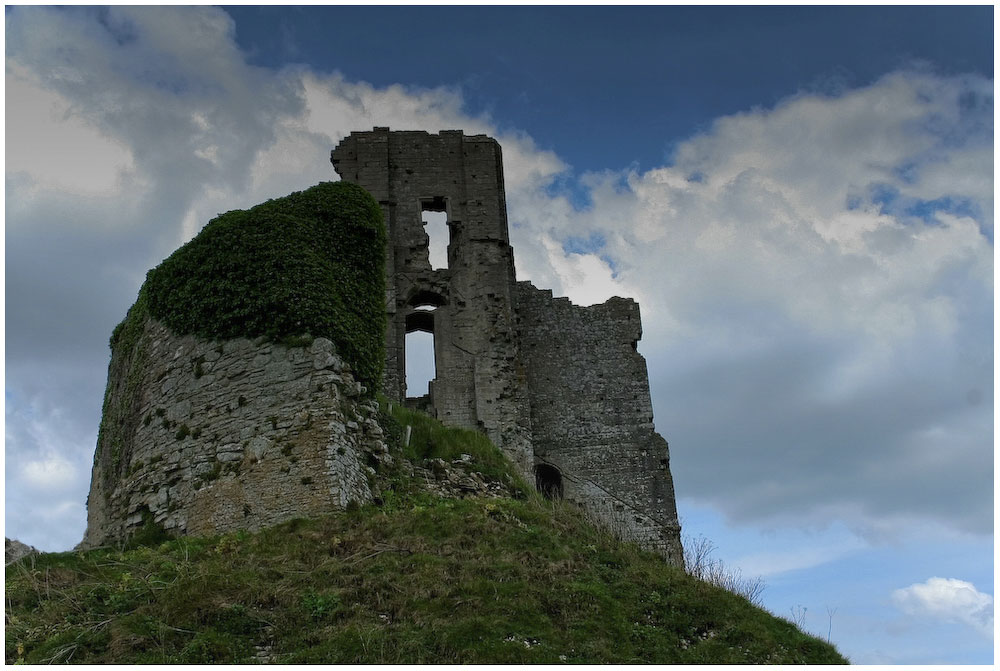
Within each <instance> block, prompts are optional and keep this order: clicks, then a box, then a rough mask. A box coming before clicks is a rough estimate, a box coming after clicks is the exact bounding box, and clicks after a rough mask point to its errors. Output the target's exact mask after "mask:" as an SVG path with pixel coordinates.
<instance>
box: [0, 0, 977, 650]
mask: <svg viewBox="0 0 1000 671" xmlns="http://www.w3.org/2000/svg"><path fill="white" fill-rule="evenodd" d="M5 19H6V40H7V42H6V44H7V51H6V55H7V58H6V81H5V89H6V99H7V105H6V147H7V148H6V182H5V183H6V203H5V215H6V229H5V242H6V250H7V251H6V362H5V363H6V387H5V395H4V397H5V422H6V425H5V459H6V462H5V473H6V480H5V481H6V494H5V501H6V512H5V524H6V535H8V536H12V537H16V538H19V539H20V540H22V541H24V542H28V543H30V544H33V545H36V546H38V547H40V548H42V549H46V550H63V549H68V548H69V547H71V546H72V545H73V544H75V543H76V542H77V541H79V539H80V538H81V537H82V534H83V528H84V525H85V519H86V517H85V508H84V502H85V499H86V492H87V489H88V486H89V479H90V464H91V460H92V456H93V450H94V445H95V441H96V434H97V425H98V422H99V418H100V406H101V399H102V397H103V391H104V383H105V379H106V367H107V362H108V355H109V353H108V349H107V338H108V336H109V334H110V332H111V329H112V328H113V327H114V325H115V324H116V323H117V322H118V321H119V320H120V319H121V318H122V317H123V316H124V314H125V311H126V310H127V308H128V306H129V305H130V304H131V302H132V301H133V300H134V298H135V295H136V292H137V290H138V287H139V285H140V284H141V282H142V280H143V278H144V275H145V272H146V270H147V269H149V268H150V267H152V266H154V265H156V264H157V263H158V262H159V261H160V260H162V259H163V258H164V257H165V256H166V255H168V254H169V253H170V252H171V251H172V250H173V249H175V248H176V247H177V246H178V245H180V244H182V243H183V242H185V241H186V240H188V239H190V238H191V236H193V235H194V234H195V233H196V232H197V231H198V230H199V229H200V228H201V227H202V226H203V225H204V224H205V223H207V221H208V220H209V219H210V218H211V217H213V216H215V214H217V213H219V212H223V211H226V210H229V209H233V208H238V207H239V208H242V207H248V206H251V205H253V204H256V203H258V202H260V201H262V200H265V199H266V198H270V197H276V196H281V195H284V194H286V193H288V192H290V191H293V190H297V189H301V188H304V187H307V186H310V185H312V184H315V183H316V182H318V181H320V180H325V179H334V178H335V175H334V173H333V171H332V169H331V166H330V164H329V151H330V149H331V148H332V147H333V146H335V145H336V143H337V142H338V141H339V139H340V138H342V137H343V136H344V135H346V134H348V133H350V132H351V131H354V130H366V129H370V128H371V127H372V126H390V127H392V128H395V129H424V130H429V131H431V132H435V131H437V130H441V129H450V128H461V129H464V130H466V132H469V133H476V132H483V133H488V134H490V135H492V136H494V137H496V138H497V139H498V140H500V142H501V144H502V145H503V151H504V165H505V179H506V190H507V196H508V210H509V211H508V215H509V221H510V225H511V241H512V244H513V245H514V253H515V259H516V264H517V274H518V278H519V279H530V280H532V281H533V282H534V283H535V284H536V285H537V286H539V287H543V288H551V289H553V290H554V291H555V293H556V294H557V295H568V296H570V297H571V298H572V299H573V300H574V301H575V302H577V303H580V304H592V303H596V302H601V301H603V300H606V299H607V298H609V297H610V296H613V295H625V296H631V297H634V298H636V299H637V300H638V301H639V303H640V305H641V307H642V314H643V326H644V335H643V339H642V341H641V343H640V351H642V352H643V354H644V355H645V356H646V358H647V362H648V365H649V372H650V382H651V389H652V394H653V403H654V412H655V421H656V425H657V428H658V430H659V431H660V432H661V433H662V434H663V435H664V436H665V437H666V438H667V440H668V441H669V442H670V446H671V467H672V470H673V474H674V478H675V484H676V488H677V494H678V508H679V511H680V514H681V516H682V518H683V519H682V522H683V524H684V531H685V533H686V534H687V535H689V536H691V537H694V538H697V537H698V536H704V537H706V538H709V539H711V541H712V542H713V544H714V545H715V546H716V548H717V551H716V552H717V556H718V557H719V558H721V559H722V560H724V561H725V562H726V563H727V564H728V565H730V566H732V567H734V568H740V569H741V570H742V571H743V572H744V573H745V574H746V575H762V576H763V577H764V580H765V582H766V583H767V588H766V589H765V591H764V594H763V600H764V604H765V606H766V607H768V608H769V609H770V610H772V611H773V612H775V613H777V614H778V615H781V616H784V617H793V613H795V614H797V615H799V616H801V617H802V619H803V623H804V625H805V626H806V627H807V628H808V629H809V630H810V631H813V632H814V633H816V634H818V635H821V636H823V637H826V636H827V634H828V632H829V633H830V636H831V638H832V640H833V642H834V643H835V644H837V645H838V647H839V648H840V650H841V651H842V652H844V653H845V654H847V655H848V656H849V657H850V658H851V659H852V661H855V662H859V663H866V664H877V663H886V664H893V663H896V664H915V663H931V664H955V663H979V664H988V663H991V662H992V661H993V638H992V630H993V598H992V595H993V567H994V564H993V556H994V555H993V528H994V517H993V473H994V459H993V449H992V446H993V405H994V395H993V383H992V380H993V375H992V369H993V346H992V345H993V65H992V64H993V20H992V19H993V8H992V7H966V8H936V7H916V8H912V7H889V8H864V7H847V8H820V7H815V8H786V7H775V8H749V7H744V8H736V9H733V8H679V7H642V8H631V9H612V8H599V7H586V8H573V7H557V8H532V7H516V8H510V7H508V8H482V9H475V8H458V7H437V8H417V7H394V8H375V7H371V8H368V7H362V8H357V7H356V8H338V7H333V8H330V7H325V8H320V7H316V8H313V7H308V8H292V9H285V8H269V7H247V8H225V9H219V8H210V7H196V8H185V7H173V8H155V7H146V8H127V7H115V8H110V9H94V8H83V7H74V8H64V9H53V8H46V7H13V8H12V7H8V8H6V11H5Z"/></svg>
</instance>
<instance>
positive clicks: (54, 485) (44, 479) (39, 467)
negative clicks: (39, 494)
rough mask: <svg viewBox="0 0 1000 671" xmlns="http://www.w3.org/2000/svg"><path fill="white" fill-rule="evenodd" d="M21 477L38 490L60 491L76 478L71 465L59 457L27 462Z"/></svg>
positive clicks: (74, 470)
mask: <svg viewBox="0 0 1000 671" xmlns="http://www.w3.org/2000/svg"><path fill="white" fill-rule="evenodd" d="M22 475H23V477H24V479H25V481H26V482H27V483H28V484H29V485H31V486H33V487H37V488H39V489H61V488H63V487H66V486H67V485H69V484H70V483H72V482H73V480H74V479H76V477H77V475H76V469H74V468H73V464H71V463H70V462H68V461H66V460H65V459H63V458H62V457H60V456H59V455H50V456H49V457H48V458H45V459H38V460H35V461H29V462H28V463H27V464H25V465H24V469H23V471H22Z"/></svg>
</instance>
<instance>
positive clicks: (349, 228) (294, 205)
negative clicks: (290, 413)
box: [111, 182, 386, 394]
mask: <svg viewBox="0 0 1000 671" xmlns="http://www.w3.org/2000/svg"><path fill="white" fill-rule="evenodd" d="M385 243H386V233H385V225H384V223H383V215H382V210H381V209H380V208H379V206H378V203H376V202H375V200H374V199H373V198H372V197H371V195H369V194H368V192H367V191H365V190H364V189H362V188H361V187H359V186H357V185H354V184H348V183H345V182H324V183H321V184H319V185H317V186H314V187H312V188H311V189H306V190H305V191H300V192H296V193H293V194H291V195H289V196H286V197H284V198H278V199H275V200H269V201H267V202H266V203H262V204H260V205H257V206H256V207H253V208H250V209H249V210H233V211H231V212H227V213H225V214H222V215H220V216H218V217H216V218H215V219H213V220H212V221H210V222H209V223H208V225H207V226H205V228H203V229H202V231H201V232H200V233H199V234H198V235H197V236H196V237H195V238H194V239H193V240H191V241H190V242H188V243H187V244H186V245H184V246H183V247H181V248H180V249H178V250H177V251H175V252H174V253H173V254H171V255H170V256H169V257H167V259H166V260H164V261H163V263H161V264H160V265H159V266H157V267H156V268H154V269H153V270H151V271H149V273H148V274H147V276H146V282H145V284H144V285H143V287H142V289H141V290H140V292H139V299H138V300H137V301H136V304H135V306H133V309H132V310H130V312H129V316H128V317H127V318H126V319H125V321H123V322H122V323H121V324H120V325H119V326H118V328H116V329H115V332H114V334H113V335H112V338H111V344H112V347H116V346H117V344H119V343H120V344H122V345H126V346H127V345H128V344H130V343H129V342H128V341H130V340H131V339H132V338H134V337H135V335H134V334H135V333H136V332H137V331H139V330H141V324H142V322H143V321H144V319H145V317H146V316H147V314H148V315H151V316H153V317H154V318H156V319H159V320H160V321H162V322H163V323H165V324H166V325H167V326H168V327H169V328H170V329H171V330H172V331H174V332H175V333H177V334H178V335H186V334H194V335H198V336H200V337H202V338H207V339H213V340H227V339H231V338H237V337H246V338H255V337H259V336H264V337H266V338H267V339H269V340H273V341H279V342H280V341H284V342H289V339H290V338H296V337H300V336H311V337H320V336H322V337H325V338H329V339H330V340H332V341H333V342H334V343H335V345H336V347H337V351H338V353H339V354H340V355H341V356H342V357H343V358H344V359H345V361H347V363H349V364H350V365H351V367H352V368H353V370H354V373H355V376H356V377H357V378H358V379H359V380H360V381H361V383H362V384H364V385H365V386H367V387H368V389H369V393H371V394H374V393H375V391H376V390H377V388H378V386H379V385H378V383H379V380H380V378H381V375H382V366H383V363H384V356H385V351H384V348H385V344H384V332H385V306H384V300H385ZM147 311H148V312H147ZM299 342H308V339H307V338H306V339H301V340H299Z"/></svg>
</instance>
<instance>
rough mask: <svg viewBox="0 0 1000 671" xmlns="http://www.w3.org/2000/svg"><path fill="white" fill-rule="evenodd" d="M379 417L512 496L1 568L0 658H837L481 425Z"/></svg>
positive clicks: (413, 499)
mask: <svg viewBox="0 0 1000 671" xmlns="http://www.w3.org/2000/svg"><path fill="white" fill-rule="evenodd" d="M393 420H395V421H393ZM386 423H387V424H389V425H390V434H392V435H395V436H397V437H398V435H399V433H400V430H401V428H402V425H405V424H409V425H410V426H413V427H414V429H413V431H412V436H411V442H410V444H409V445H408V446H406V447H405V448H403V446H402V445H401V444H397V445H396V454H397V460H398V461H399V460H402V459H410V460H412V461H414V462H417V463H420V462H421V461H422V460H423V459H426V458H428V457H432V458H433V457H437V458H444V459H449V458H452V457H455V456H458V455H459V454H461V453H465V454H469V455H471V457H472V462H473V463H474V464H476V465H477V467H481V469H480V470H481V472H482V473H484V475H485V476H487V477H489V478H491V479H495V480H496V481H498V482H499V481H507V482H508V484H509V485H510V491H511V492H512V497H511V498H499V499H464V500H458V499H445V498H438V497H435V496H433V495H430V494H428V493H427V492H426V491H423V490H421V488H420V486H419V483H417V482H415V481H413V480H412V479H411V480H407V479H406V478H405V477H403V476H401V475H400V474H399V473H398V472H390V473H384V474H382V476H383V478H384V480H383V482H384V489H383V492H382V496H381V497H380V499H379V505H377V506H366V507H361V508H357V509H353V510H349V511H347V512H345V513H342V514H334V515H330V516H327V517H323V518H320V519H313V520H297V521H293V522H290V523H287V524H284V525H281V526H278V527H275V528H272V529H269V530H266V531H263V532H261V533H257V534H247V533H237V534H230V535H226V536H222V537H217V538H181V539H176V540H169V541H166V542H162V543H159V542H154V543H152V544H150V545H137V546H134V547H132V548H131V549H124V550H115V549H103V550H94V551H90V552H85V553H62V554H46V555H41V556H35V557H33V558H28V559H26V560H22V561H21V562H19V563H17V564H14V565H12V566H10V567H8V568H7V574H6V594H7V627H6V661H7V662H8V663H14V662H19V661H23V662H28V663H47V662H55V663H66V662H70V663H77V662H79V663H109V662H113V663H121V664H124V663H219V662H229V663H240V662H270V663H319V662H322V663H540V662H545V663H560V662H566V663H611V662H614V663H700V664H722V663H773V664H781V663H811V664H828V663H844V662H845V661H846V660H844V658H843V657H841V656H840V655H839V654H838V653H837V652H836V650H834V648H833V647H831V646H830V645H828V644H827V643H825V642H823V641H820V640H818V639H816V638H814V637H811V636H808V635H806V634H804V633H802V632H801V631H799V630H798V629H797V628H796V627H795V626H794V625H792V624H791V623H790V622H788V621H786V620H783V619H781V618H777V617H774V616H773V615H771V614H769V613H767V612H766V611H763V610H761V609H759V608H756V607H754V606H753V605H751V604H750V603H749V602H748V601H746V600H745V599H743V598H742V597H739V596H736V595H734V594H731V593H729V592H726V591H725V590H722V589H719V588H717V587H713V586H711V585H709V584H707V583H704V582H701V581H698V580H695V579H694V578H692V577H690V576H688V575H686V574H685V573H684V572H682V571H680V570H677V569H675V568H673V567H671V566H668V565H667V564H665V563H664V562H663V561H662V560H661V559H660V558H659V557H658V556H656V555H654V554H651V553H648V552H644V551H641V550H639V549H638V548H637V547H635V546H634V545H630V544H627V543H622V542H620V541H618V540H616V539H615V538H613V537H612V536H611V535H610V534H609V533H607V532H605V531H602V530H600V529H598V528H595V527H594V526H592V525H591V524H590V523H589V522H588V521H587V520H586V519H585V518H584V517H583V516H582V515H581V514H580V513H579V512H578V511H576V510H575V509H573V508H572V507H571V506H569V505H567V504H563V503H553V502H549V501H545V500H544V499H541V498H540V497H538V496H537V495H534V494H529V493H527V488H526V487H525V486H524V484H523V483H517V482H513V479H514V478H516V476H513V475H512V470H511V469H510V467H509V464H506V462H504V460H503V459H502V457H501V456H500V455H499V452H498V451H497V450H496V448H494V447H493V446H492V445H490V444H489V443H488V441H487V442H483V441H482V439H481V438H480V437H478V434H473V433H470V432H460V431H452V430H448V429H444V428H443V427H440V425H437V424H436V423H435V422H434V421H433V420H430V419H429V418H426V417H420V416H418V415H415V414H413V413H408V412H407V411H404V410H401V409H398V408H396V409H394V411H393V413H392V414H391V415H389V416H388V417H387V418H386ZM404 450H405V452H404ZM149 541H150V539H147V542H149Z"/></svg>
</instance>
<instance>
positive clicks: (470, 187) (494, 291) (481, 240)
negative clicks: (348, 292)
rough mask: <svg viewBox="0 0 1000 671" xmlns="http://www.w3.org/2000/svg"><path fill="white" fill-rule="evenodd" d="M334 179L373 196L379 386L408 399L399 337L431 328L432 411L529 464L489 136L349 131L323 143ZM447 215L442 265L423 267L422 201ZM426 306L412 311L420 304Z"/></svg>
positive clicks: (502, 208) (503, 218)
mask: <svg viewBox="0 0 1000 671" xmlns="http://www.w3.org/2000/svg"><path fill="white" fill-rule="evenodd" d="M331 161H332V162H333V164H334V167H335V168H336V170H337V172H338V173H339V174H340V176H341V178H342V179H344V180H346V181H349V182H355V183H357V184H360V185H361V186H363V187H364V188H366V189H367V190H368V191H369V192H371V193H372V195H373V196H374V197H375V199H376V200H377V201H378V202H379V204H380V205H381V206H382V209H383V211H384V212H385V217H386V230H387V231H388V235H389V249H388V250H387V258H386V273H387V277H386V285H387V287H388V295H387V298H386V311H387V328H386V372H385V379H384V384H383V390H384V392H385V393H386V395H387V396H388V397H389V398H390V399H393V400H395V401H399V402H403V401H404V400H405V399H406V397H407V393H406V375H405V367H406V363H405V362H406V346H405V338H406V334H407V333H408V332H411V331H413V330H424V331H430V332H432V333H433V334H434V344H435V364H436V373H437V375H436V378H435V379H434V380H433V381H432V382H431V385H430V399H428V400H429V410H430V414H432V415H433V416H435V417H436V418H437V419H439V420H441V422H442V423H444V424H446V425H449V426H460V427H466V428H474V429H479V430H481V431H483V432H484V433H486V434H487V435H488V436H489V437H490V439H491V440H493V442H494V443H495V444H496V445H497V446H498V447H500V449H501V450H503V451H504V452H505V453H506V454H507V456H508V457H510V459H511V460H512V461H514V463H515V464H517V465H518V467H519V468H521V470H522V471H523V472H524V474H525V475H529V474H530V470H531V447H530V442H529V441H530V438H529V429H528V413H529V410H528V402H527V398H526V395H525V393H524V388H523V385H522V384H521V382H520V381H521V380H522V379H523V371H522V370H520V368H519V359H518V353H517V352H518V345H517V334H516V328H515V325H514V311H513V306H514V300H515V299H514V295H513V291H514V257H513V251H512V250H511V247H510V244H509V242H508V238H507V208H506V202H505V196H504V188H503V162H502V158H501V151H500V145H499V143H498V142H497V141H496V140H494V139H492V138H489V137H486V136H485V135H471V136H467V135H464V134H463V133H462V132H461V131H441V133H440V134H436V135H435V134H430V133H427V132H425V131H396V132H390V131H389V129H388V128H375V129H374V130H372V131H368V132H362V133H352V134H351V135H350V136H348V137H346V138H344V139H343V140H342V141H341V143H340V144H339V145H338V146H337V148H336V149H334V150H333V152H332V153H331ZM428 209H431V210H437V211H441V210H443V211H445V213H446V215H447V223H448V231H449V239H448V267H447V268H441V269H433V268H432V267H431V264H430V261H429V257H428V245H429V238H428V234H427V231H426V230H425V227H424V224H423V221H422V219H423V213H424V211H426V210H428ZM427 304H432V305H434V306H435V310H434V311H433V314H430V315H428V314H422V315H414V313H415V312H416V311H417V310H418V308H419V307H420V306H421V305H427Z"/></svg>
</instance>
